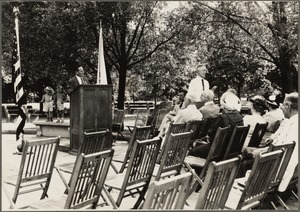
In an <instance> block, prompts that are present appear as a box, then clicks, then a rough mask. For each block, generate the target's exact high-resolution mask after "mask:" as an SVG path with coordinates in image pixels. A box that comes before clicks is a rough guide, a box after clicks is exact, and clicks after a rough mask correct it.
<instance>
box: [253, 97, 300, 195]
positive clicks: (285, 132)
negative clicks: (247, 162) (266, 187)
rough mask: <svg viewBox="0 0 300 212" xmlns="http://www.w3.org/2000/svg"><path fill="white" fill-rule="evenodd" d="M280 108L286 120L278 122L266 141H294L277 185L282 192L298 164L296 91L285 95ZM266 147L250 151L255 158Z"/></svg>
mask: <svg viewBox="0 0 300 212" xmlns="http://www.w3.org/2000/svg"><path fill="white" fill-rule="evenodd" d="M280 108H281V109H282V111H283V113H284V117H285V118H286V119H287V120H286V121H285V123H284V124H280V127H279V128H278V130H277V131H276V133H275V134H274V135H272V136H271V138H269V139H268V140H267V141H266V142H272V143H273V144H284V143H292V142H293V141H295V142H296V145H295V148H294V151H293V153H292V156H291V159H290V161H289V164H288V166H287V168H286V171H285V173H284V175H283V178H282V180H281V182H280V185H279V187H278V191H280V192H284V191H285V190H286V188H287V186H288V184H289V182H290V180H291V178H292V176H293V173H294V170H295V168H296V166H297V164H298V93H296V92H294V93H290V94H288V95H286V97H285V99H284V102H283V104H282V105H281V107H280ZM267 149H268V147H267V148H260V149H256V150H254V151H253V152H252V155H253V157H254V158H255V157H257V155H258V154H260V153H263V152H266V151H267Z"/></svg>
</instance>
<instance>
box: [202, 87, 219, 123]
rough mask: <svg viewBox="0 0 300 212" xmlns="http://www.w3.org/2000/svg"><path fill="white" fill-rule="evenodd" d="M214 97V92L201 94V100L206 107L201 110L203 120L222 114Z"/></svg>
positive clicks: (205, 91) (208, 91)
mask: <svg viewBox="0 0 300 212" xmlns="http://www.w3.org/2000/svg"><path fill="white" fill-rule="evenodd" d="M214 95H215V94H214V92H213V91H212V90H204V91H202V93H201V96H200V100H201V102H203V103H204V105H203V106H202V107H201V108H200V109H199V110H200V112H201V113H202V115H203V119H205V118H207V117H209V116H216V115H218V114H219V113H220V107H219V106H218V105H216V104H215V103H214V101H213V100H214Z"/></svg>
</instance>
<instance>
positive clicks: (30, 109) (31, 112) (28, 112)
mask: <svg viewBox="0 0 300 212" xmlns="http://www.w3.org/2000/svg"><path fill="white" fill-rule="evenodd" d="M25 112H26V115H27V121H28V122H34V121H37V120H38V119H39V117H40V116H43V113H42V112H40V111H39V110H36V109H33V107H32V105H27V107H25ZM33 117H35V119H34V120H32V118H33Z"/></svg>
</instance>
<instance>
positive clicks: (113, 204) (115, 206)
mask: <svg viewBox="0 0 300 212" xmlns="http://www.w3.org/2000/svg"><path fill="white" fill-rule="evenodd" d="M102 192H103V193H104V194H105V195H106V197H107V198H108V200H106V198H104V195H103V199H104V201H105V202H106V203H107V202H110V203H111V205H112V207H113V209H118V206H117V205H116V203H115V201H114V199H113V197H112V196H111V195H110V193H109V192H108V190H107V189H106V188H105V187H104V186H103V189H102Z"/></svg>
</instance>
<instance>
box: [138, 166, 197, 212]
mask: <svg viewBox="0 0 300 212" xmlns="http://www.w3.org/2000/svg"><path fill="white" fill-rule="evenodd" d="M191 180H192V174H191V173H189V172H188V173H184V174H181V175H177V176H175V177H172V178H168V179H165V180H160V181H154V182H152V183H151V185H150V186H149V189H148V192H147V195H146V199H145V202H144V204H143V209H183V206H184V204H185V201H186V198H187V192H188V189H189V187H190V183H191Z"/></svg>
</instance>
